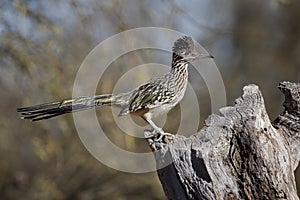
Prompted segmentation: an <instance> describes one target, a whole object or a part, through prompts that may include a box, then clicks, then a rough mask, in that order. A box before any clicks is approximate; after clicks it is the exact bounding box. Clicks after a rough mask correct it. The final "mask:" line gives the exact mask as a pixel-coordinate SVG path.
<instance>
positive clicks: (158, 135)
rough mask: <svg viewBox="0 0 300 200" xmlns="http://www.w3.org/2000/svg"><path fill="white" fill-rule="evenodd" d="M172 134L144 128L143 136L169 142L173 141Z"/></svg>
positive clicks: (154, 140) (156, 140) (155, 140)
mask: <svg viewBox="0 0 300 200" xmlns="http://www.w3.org/2000/svg"><path fill="white" fill-rule="evenodd" d="M173 137H174V135H173V134H171V133H166V132H163V131H162V132H161V131H159V132H158V131H157V130H155V129H154V130H152V131H149V130H146V131H145V138H146V139H151V140H152V141H153V142H165V143H170V142H172V141H173Z"/></svg>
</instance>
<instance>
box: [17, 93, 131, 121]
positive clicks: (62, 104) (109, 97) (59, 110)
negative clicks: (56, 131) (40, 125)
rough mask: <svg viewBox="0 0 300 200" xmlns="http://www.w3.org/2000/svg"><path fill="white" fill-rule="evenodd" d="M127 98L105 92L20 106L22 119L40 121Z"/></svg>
mask: <svg viewBox="0 0 300 200" xmlns="http://www.w3.org/2000/svg"><path fill="white" fill-rule="evenodd" d="M124 100H126V98H124V95H122V94H120V95H113V94H104V95H97V96H92V97H78V98H76V99H69V100H63V101H58V102H52V103H46V104H40V105H36V106H30V107H24V108H18V109H17V111H18V112H19V113H20V114H21V115H22V116H21V118H22V119H29V120H31V121H39V120H43V119H48V118H52V117H56V116H59V115H62V114H65V113H71V112H76V111H81V110H88V109H91V108H94V107H96V106H101V105H110V104H122V103H124V102H123V101H124Z"/></svg>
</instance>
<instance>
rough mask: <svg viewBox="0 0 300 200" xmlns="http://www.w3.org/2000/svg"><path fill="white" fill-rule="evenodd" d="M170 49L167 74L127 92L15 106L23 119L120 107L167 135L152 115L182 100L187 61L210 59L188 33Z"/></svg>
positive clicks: (184, 89)
mask: <svg viewBox="0 0 300 200" xmlns="http://www.w3.org/2000/svg"><path fill="white" fill-rule="evenodd" d="M172 51H173V58H172V66H171V70H170V71H169V72H168V73H166V74H163V75H161V76H159V77H157V78H152V79H150V80H149V81H148V82H146V83H145V84H143V85H141V86H139V87H137V88H136V89H134V90H132V91H130V92H127V93H121V94H104V95H97V96H93V97H79V98H76V99H71V100H65V101H60V102H53V103H47V104H41V105H37V106H32V107H25V108H18V109H17V111H18V112H20V113H21V115H22V118H23V119H30V120H32V121H38V120H43V119H48V118H52V117H55V116H58V115H62V114H65V113H71V112H75V111H81V110H87V109H91V108H93V107H95V106H101V105H116V106H120V107H122V110H121V112H120V114H119V115H126V114H129V113H131V114H136V115H139V116H141V117H142V118H143V119H145V120H146V121H147V122H148V123H149V124H150V125H151V126H152V127H153V128H154V130H155V131H156V132H158V133H159V134H160V137H159V138H162V136H164V135H170V134H169V133H165V132H164V131H163V130H162V129H161V128H159V127H158V126H156V125H155V124H154V123H153V121H152V118H153V117H155V116H157V115H160V114H163V113H166V112H168V111H169V110H170V109H171V108H173V107H174V106H175V105H176V104H178V103H179V102H180V101H181V99H182V98H183V96H184V93H185V91H186V87H187V83H188V65H189V62H190V61H192V60H195V59H201V58H213V57H212V56H211V55H209V54H200V53H199V52H198V51H197V50H196V49H195V47H194V42H193V40H192V38H191V37H188V36H184V37H182V38H180V39H178V40H176V41H175V43H174V46H173V49H172Z"/></svg>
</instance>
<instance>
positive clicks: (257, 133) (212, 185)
mask: <svg viewBox="0 0 300 200" xmlns="http://www.w3.org/2000/svg"><path fill="white" fill-rule="evenodd" d="M278 88H279V89H280V90H281V91H282V92H283V94H284V96H285V101H284V104H283V106H284V111H283V112H282V113H281V114H280V115H279V116H278V117H277V118H276V119H275V120H274V122H271V121H270V119H269V117H268V115H267V112H266V109H265V105H264V100H263V97H262V94H261V92H260V91H259V89H258V87H257V86H256V85H248V86H246V87H244V94H243V96H242V97H240V98H238V99H237V100H236V102H235V105H234V106H232V107H225V108H222V109H220V113H221V114H220V115H216V114H213V115H211V116H210V117H209V118H208V119H207V120H206V122H205V126H204V128H203V129H202V130H201V131H200V132H198V133H196V134H194V135H192V136H191V137H189V138H186V137H184V136H181V135H176V136H175V137H174V138H173V141H172V142H170V141H164V142H157V141H154V140H152V139H148V142H149V145H150V147H151V148H152V150H153V151H155V156H156V161H157V166H158V168H159V166H161V165H163V163H166V162H168V160H170V159H172V163H171V164H170V165H168V166H167V167H165V168H162V169H159V170H158V171H157V172H158V176H159V178H160V181H161V183H162V186H163V189H164V191H165V194H166V196H167V197H168V198H169V199H222V200H223V199H255V200H257V199H299V198H298V196H297V190H296V182H295V177H294V170H295V169H296V167H297V166H298V163H299V158H300V151H299V144H300V139H299V138H300V136H299V132H300V84H299V83H290V82H282V83H280V85H279V86H278ZM145 134H146V135H147V134H149V133H147V132H145Z"/></svg>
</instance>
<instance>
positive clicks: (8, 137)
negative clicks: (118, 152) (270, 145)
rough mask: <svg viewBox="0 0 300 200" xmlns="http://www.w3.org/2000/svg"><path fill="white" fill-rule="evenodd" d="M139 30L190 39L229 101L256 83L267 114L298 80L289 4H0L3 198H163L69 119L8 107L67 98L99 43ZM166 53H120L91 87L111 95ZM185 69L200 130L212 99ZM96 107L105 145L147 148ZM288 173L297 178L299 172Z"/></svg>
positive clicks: (76, 0)
mask: <svg viewBox="0 0 300 200" xmlns="http://www.w3.org/2000/svg"><path fill="white" fill-rule="evenodd" d="M146 26H155V27H164V28H169V29H173V30H177V31H180V32H182V33H184V34H186V35H191V36H192V37H193V38H194V39H195V40H196V41H198V42H199V43H200V44H202V45H203V46H204V47H205V48H206V49H207V51H209V52H210V53H212V54H213V55H214V56H215V62H216V64H217V66H218V68H219V70H220V72H221V75H222V78H223V80H224V84H225V87H226V94H227V104H228V105H232V104H233V103H234V99H235V98H237V97H239V96H240V95H241V94H242V87H243V86H245V85H246V84H250V83H255V84H257V85H259V87H260V89H261V91H262V93H263V96H264V98H265V103H266V107H267V111H268V113H269V116H270V118H271V120H273V119H274V118H275V117H276V116H277V115H278V114H279V113H280V112H281V110H282V101H283V96H282V94H281V93H280V92H279V90H278V89H277V88H276V87H277V85H278V83H279V82H280V81H284V80H288V81H291V82H299V80H300V56H299V52H300V2H299V1H297V0H244V1H240V0H201V1H196V0H191V1H188V2H187V1H179V0H178V1H166V0H160V1H151V0H144V1H139V0H131V1H118V0H107V1H98V0H52V1H33V0H1V2H0V96H1V104H0V108H1V115H0V156H1V160H2V161H1V163H0V198H1V199H82V200H89V199H165V196H164V193H163V190H162V188H161V185H160V182H159V180H158V178H157V175H156V173H155V172H152V173H144V174H130V173H124V172H119V171H117V170H114V169H111V168H109V167H107V166H105V165H103V164H101V163H100V162H99V161H97V160H96V159H95V158H93V157H92V156H91V154H89V152H88V151H87V150H86V149H85V147H84V146H83V144H82V143H81V141H80V139H79V137H78V135H77V133H76V130H75V127H74V123H73V120H72V115H66V116H61V117H59V118H55V119H51V120H47V121H42V122H38V123H30V122H28V121H22V120H20V118H19V115H18V113H16V108H17V107H21V106H29V105H33V104H38V103H43V102H48V101H52V100H57V99H65V98H68V97H71V96H72V87H73V82H74V79H75V76H76V73H77V70H78V68H79V67H80V64H81V63H82V61H83V59H84V58H85V57H86V56H87V54H88V53H89V52H90V51H91V50H92V49H93V48H94V47H95V46H96V45H97V44H98V43H100V42H101V41H103V40H105V39H107V38H108V37H110V36H113V35H114V34H117V33H120V32H122V31H125V30H128V29H132V28H138V27H146ZM158 39H159V40H162V41H163V40H164V38H158ZM114 48H118V47H117V46H116V47H114ZM297 52H298V53H297ZM170 56H171V54H170V53H164V52H160V51H154V50H153V51H150V50H146V51H136V52H131V53H129V54H126V55H124V56H122V57H120V58H119V59H118V60H116V61H115V62H114V63H112V66H111V67H110V68H109V69H108V70H106V72H105V76H104V77H103V78H102V79H101V81H100V82H99V85H98V93H109V92H111V91H112V90H113V88H114V85H115V83H116V80H118V79H119V78H120V77H121V76H122V74H123V73H125V72H126V71H128V70H130V68H131V67H132V66H135V65H138V64H142V63H147V62H150V61H151V62H157V63H164V64H168V63H170V61H171V58H170ZM191 70H192V71H191V72H192V73H191V77H190V83H191V84H192V86H193V88H194V90H195V91H196V93H197V96H198V99H199V106H200V110H201V119H200V121H199V127H198V129H201V127H202V125H203V121H204V120H205V119H206V118H207V116H208V115H209V114H211V111H210V109H209V106H207V105H209V104H210V99H209V94H208V91H207V88H206V87H205V83H204V82H203V80H202V78H201V76H199V75H195V74H194V73H193V69H192V68H191ZM144 76H146V75H139V74H137V76H136V77H137V79H144V78H145V77H144ZM150 77H151V76H150ZM146 78H148V77H146ZM97 112H98V113H99V114H98V116H99V122H100V123H101V125H102V127H104V129H107V130H110V131H109V134H108V137H109V138H110V139H111V141H113V143H115V144H116V145H118V146H120V147H121V148H124V149H127V150H130V151H133V152H149V149H148V146H147V143H146V142H145V141H144V140H142V139H135V138H134V137H131V136H128V135H126V134H124V133H123V132H122V131H121V130H119V129H118V127H117V125H116V124H115V123H114V121H113V119H112V118H111V110H110V109H108V108H103V109H102V108H101V109H99V111H97ZM178 113H180V107H178V106H177V107H176V108H175V109H174V110H172V111H171V112H170V113H169V115H168V119H167V123H166V125H165V129H167V130H170V132H172V131H174V130H175V131H176V128H178V126H177V125H176V122H178V119H177V118H176V116H178ZM136 123H141V124H143V122H140V121H136ZM107 156H109V152H107ZM296 175H297V177H298V184H300V171H299V170H298V173H297V172H296ZM299 186H300V185H299ZM299 186H298V188H300V187H299Z"/></svg>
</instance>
